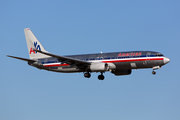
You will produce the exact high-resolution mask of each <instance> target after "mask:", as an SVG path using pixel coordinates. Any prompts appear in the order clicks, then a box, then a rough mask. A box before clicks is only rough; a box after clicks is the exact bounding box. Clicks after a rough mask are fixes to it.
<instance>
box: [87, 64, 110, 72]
mask: <svg viewBox="0 0 180 120" xmlns="http://www.w3.org/2000/svg"><path fill="white" fill-rule="evenodd" d="M108 69H109V66H108V64H107V63H93V64H91V65H90V70H91V71H92V72H104V71H107V70H108Z"/></svg>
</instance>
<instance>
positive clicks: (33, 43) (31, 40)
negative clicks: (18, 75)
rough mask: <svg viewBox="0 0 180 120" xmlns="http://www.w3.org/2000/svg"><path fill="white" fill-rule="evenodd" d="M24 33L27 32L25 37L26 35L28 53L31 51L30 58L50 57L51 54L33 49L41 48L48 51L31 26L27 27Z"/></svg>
mask: <svg viewBox="0 0 180 120" xmlns="http://www.w3.org/2000/svg"><path fill="white" fill-rule="evenodd" d="M24 33H25V37H26V42H27V47H28V53H29V57H30V59H40V58H47V57H50V56H47V55H44V54H41V53H38V52H36V51H34V50H33V49H37V50H40V51H43V52H47V51H46V50H45V49H44V47H43V46H42V44H41V43H40V42H39V41H38V39H37V38H36V36H35V35H34V34H33V33H32V31H31V30H30V29H29V28H25V29H24Z"/></svg>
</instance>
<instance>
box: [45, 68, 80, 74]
mask: <svg viewBox="0 0 180 120" xmlns="http://www.w3.org/2000/svg"><path fill="white" fill-rule="evenodd" d="M49 71H53V72H62V73H74V72H82V71H81V70H79V69H77V68H75V67H73V68H68V67H50V68H49Z"/></svg>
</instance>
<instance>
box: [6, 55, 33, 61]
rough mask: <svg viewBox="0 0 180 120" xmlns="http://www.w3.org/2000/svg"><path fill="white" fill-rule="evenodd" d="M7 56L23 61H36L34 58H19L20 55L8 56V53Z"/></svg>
mask: <svg viewBox="0 0 180 120" xmlns="http://www.w3.org/2000/svg"><path fill="white" fill-rule="evenodd" d="M7 57H11V58H15V59H19V60H23V61H27V62H37V61H35V60H31V59H26V58H20V57H15V56H10V55H7Z"/></svg>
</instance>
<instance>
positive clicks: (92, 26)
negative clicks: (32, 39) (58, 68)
mask: <svg viewBox="0 0 180 120" xmlns="http://www.w3.org/2000/svg"><path fill="white" fill-rule="evenodd" d="M179 5H180V1H178V0H151V1H144V0H136V1H134V0H121V1H120V0H111V1H110V0H109V1H108V0H91V1H83V0H77V1H74V0H68V1H62V0H53V1H48V0H31V1H25V0H17V1H14V0H6V1H1V4H0V16H1V19H0V23H1V24H0V25H1V27H0V33H1V35H0V41H1V44H0V48H1V54H0V55H1V56H0V58H1V61H2V62H1V75H0V119H1V120H49V119H53V120H60V119H61V120H62V119H63V120H84V119H86V120H92V119H94V120H97V119H98V120H110V119H113V120H119V119H123V120H132V119H133V120H170V119H171V120H179V119H180V114H179V113H180V102H179V101H180V87H179V85H180V74H179V67H180V66H179V59H180V57H179V52H178V51H179V50H180V47H179V46H180V22H179V21H180V16H179V11H180V7H179ZM24 28H31V30H32V31H33V33H34V34H35V35H36V37H37V38H38V39H39V41H40V42H41V43H42V44H43V46H44V47H45V48H46V50H48V51H49V52H52V53H55V54H59V55H73V54H86V53H100V51H102V52H117V51H132V50H152V51H157V52H161V53H163V54H164V55H165V56H167V57H168V58H170V59H171V62H170V63H168V64H167V65H165V66H163V67H162V69H159V70H157V74H156V75H155V76H153V75H152V74H151V72H152V69H142V70H137V71H135V70H133V72H132V74H131V75H129V76H118V77H117V76H114V75H113V74H111V73H109V72H107V73H105V74H104V75H105V77H106V78H105V80H104V81H99V80H98V79H97V76H98V74H99V73H93V74H92V77H91V78H90V79H86V78H84V77H83V73H73V74H65V73H53V72H48V71H44V70H38V69H36V68H33V67H30V66H28V65H27V63H26V62H23V61H19V60H15V59H12V58H8V57H6V55H14V56H19V57H24V58H29V56H28V50H27V46H26V41H25V36H24V31H23V29H24Z"/></svg>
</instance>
